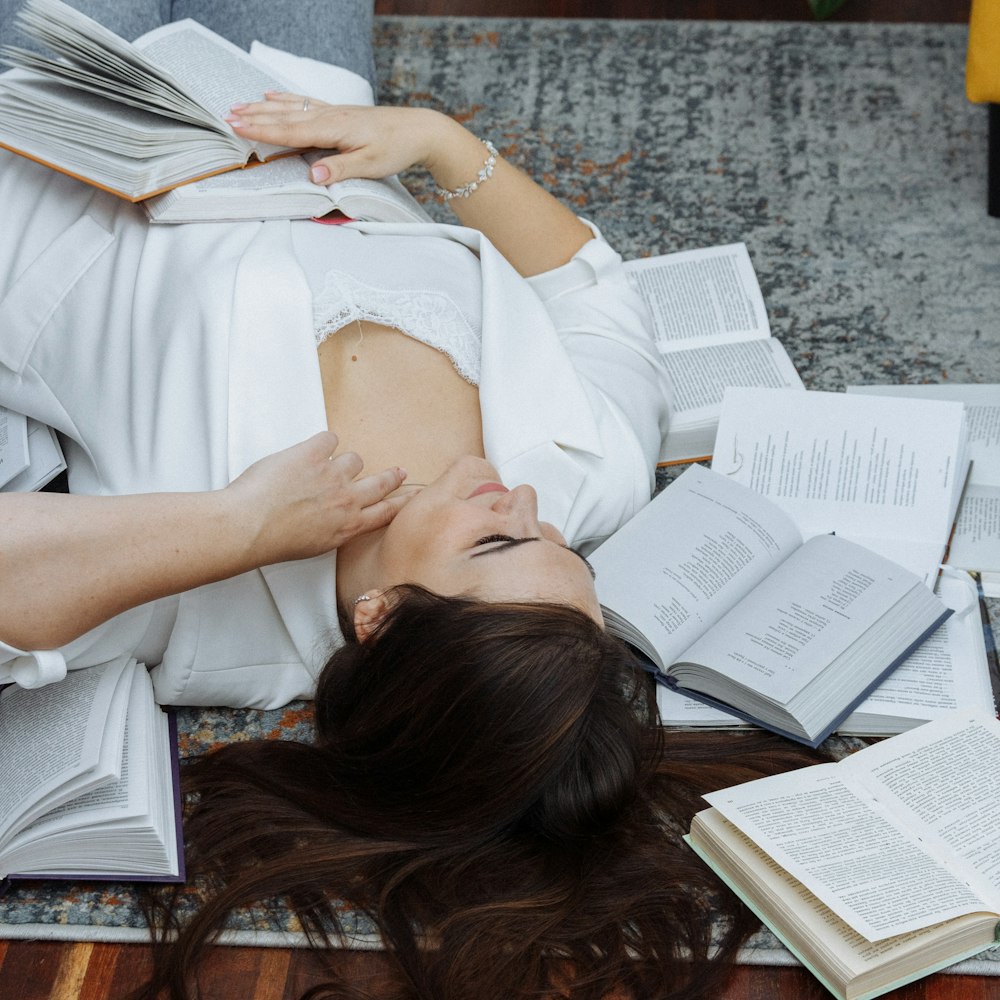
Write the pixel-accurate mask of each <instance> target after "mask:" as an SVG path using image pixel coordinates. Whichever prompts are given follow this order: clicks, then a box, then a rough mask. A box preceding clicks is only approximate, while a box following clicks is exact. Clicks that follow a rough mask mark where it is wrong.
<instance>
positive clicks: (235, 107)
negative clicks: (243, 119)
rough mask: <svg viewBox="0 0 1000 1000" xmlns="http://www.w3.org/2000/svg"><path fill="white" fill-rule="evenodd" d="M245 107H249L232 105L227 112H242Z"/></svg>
mask: <svg viewBox="0 0 1000 1000" xmlns="http://www.w3.org/2000/svg"><path fill="white" fill-rule="evenodd" d="M246 107H249V105H247V104H234V105H233V106H232V107H231V108H230V109H229V110H230V111H242V110H243V109H244V108H246Z"/></svg>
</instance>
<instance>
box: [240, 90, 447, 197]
mask: <svg viewBox="0 0 1000 1000" xmlns="http://www.w3.org/2000/svg"><path fill="white" fill-rule="evenodd" d="M305 103H306V99H305V98H304V97H302V96H301V95H298V94H278V93H269V94H268V95H267V98H266V100H263V101H258V102H256V103H254V104H237V105H234V106H233V109H232V114H231V116H230V117H228V118H227V119H226V120H227V121H228V122H229V124H230V125H231V126H232V129H233V131H234V132H236V133H237V134H238V135H241V136H243V138H245V139H252V140H254V141H258V142H268V143H273V144H274V145H279V146H296V147H298V148H301V149H306V148H317V149H335V150H337V152H336V154H334V155H332V156H327V157H324V158H322V159H319V160H317V161H316V162H315V163H314V164H313V165H312V179H313V180H314V181H315V182H316V183H317V184H332V183H334V182H336V181H341V180H344V179H346V178H348V177H372V178H379V177H388V176H389V175H390V174H397V173H399V172H400V171H402V170H407V169H409V168H410V167H413V166H416V165H419V164H427V163H428V161H430V160H431V159H432V158H433V153H434V151H435V148H436V146H437V145H438V144H439V143H441V142H442V141H443V139H444V136H445V134H446V133H447V132H449V131H450V130H451V128H453V127H455V126H456V123H455V122H453V121H452V120H451V119H450V118H447V117H445V116H444V115H442V114H440V113H439V112H437V111H432V110H430V109H428V108H391V107H374V108H373V107H364V106H355V105H344V104H337V105H333V104H324V103H323V102H322V101H317V100H313V99H312V98H310V99H309V102H308V103H309V106H308V108H307V109H305V110H303V107H304V105H305ZM458 128H461V126H458ZM463 131H464V130H463Z"/></svg>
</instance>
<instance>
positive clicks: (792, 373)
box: [625, 243, 803, 465]
mask: <svg viewBox="0 0 1000 1000" xmlns="http://www.w3.org/2000/svg"><path fill="white" fill-rule="evenodd" d="M625 273H626V275H627V277H628V280H629V283H630V284H631V285H632V287H633V288H635V289H636V291H638V292H639V294H640V295H641V296H642V298H643V300H644V301H645V303H646V305H647V307H648V308H649V311H650V315H651V316H652V320H653V333H654V336H655V339H656V346H657V348H658V349H659V351H660V354H661V355H662V357H663V363H664V365H665V366H666V369H667V374H668V375H669V378H670V383H671V394H670V399H669V401H668V403H669V407H670V423H669V428H668V431H667V435H666V437H665V438H664V440H663V446H662V449H661V451H660V456H659V464H660V465H677V464H681V463H683V462H696V461H702V460H704V459H707V458H709V457H711V454H712V448H713V445H714V442H715V431H716V428H717V427H718V424H719V412H720V409H721V406H722V397H723V394H724V393H725V390H726V388H728V387H729V386H737V385H738V386H771V387H784V388H790V389H802V388H803V385H802V379H800V378H799V374H798V372H797V371H796V370H795V366H794V365H793V364H792V361H791V358H789V356H788V353H787V351H785V349H784V347H783V346H782V345H781V342H780V341H778V340H776V339H775V338H774V337H772V336H771V327H770V324H769V323H768V319H767V310H766V308H765V307H764V297H763V295H762V294H761V291H760V285H759V283H758V281H757V275H756V274H755V273H754V269H753V264H752V262H751V260H750V254H749V251H748V250H747V247H746V244H745V243H730V244H726V245H723V246H714V247H703V248H699V249H696V250H681V251H679V252H677V253H669V254H662V255H660V256H656V257H644V258H640V259H637V260H630V261H626V263H625Z"/></svg>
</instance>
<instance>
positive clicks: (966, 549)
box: [948, 449, 1000, 573]
mask: <svg viewBox="0 0 1000 1000" xmlns="http://www.w3.org/2000/svg"><path fill="white" fill-rule="evenodd" d="M998 450H1000V449H998ZM972 467H973V470H974V469H975V462H973V466H972ZM948 563H949V565H951V566H958V567H960V568H961V569H974V570H981V571H983V572H994V573H995V572H1000V487H998V486H974V485H970V486H967V487H966V489H965V493H964V494H963V495H962V504H961V506H960V507H959V509H958V518H957V520H956V521H955V532H954V534H953V535H952V537H951V546H950V548H949V549H948Z"/></svg>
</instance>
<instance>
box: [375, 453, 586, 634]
mask: <svg viewBox="0 0 1000 1000" xmlns="http://www.w3.org/2000/svg"><path fill="white" fill-rule="evenodd" d="M379 560H380V564H381V569H382V572H383V574H384V576H383V581H384V582H383V584H382V585H383V587H385V588H388V587H392V586H395V585H398V584H402V583H415V584H419V585H421V586H423V587H426V588H427V589H428V590H432V591H434V592H435V593H438V594H443V595H446V596H451V595H457V594H462V595H465V596H470V597H476V598H479V599H480V600H484V601H550V602H556V603H563V604H570V605H572V606H574V607H576V608H579V609H580V610H581V611H583V612H585V613H586V614H589V615H590V616H591V617H592V618H594V619H595V621H597V622H600V623H601V624H603V619H602V618H601V610H600V605H599V603H598V601H597V595H596V594H595V592H594V583H593V575H592V571H591V569H590V566H589V564H588V563H587V562H586V561H585V560H584V559H583V558H582V557H581V556H579V555H577V554H576V553H575V552H574V551H573V550H572V549H570V548H569V547H568V546H567V545H566V539H565V538H563V536H562V535H561V534H560V533H559V532H558V531H557V530H556V529H555V528H554V527H553V526H552V525H551V524H547V523H546V522H544V521H539V520H538V503H537V497H536V495H535V491H534V489H533V488H532V487H530V486H517V487H515V488H514V489H510V490H509V489H507V487H505V486H504V485H503V484H502V483H500V482H499V475H498V473H497V471H496V469H494V468H493V466H492V465H490V464H489V462H487V461H486V460H485V459H482V458H473V457H465V458H460V459H458V460H457V461H456V462H454V463H453V464H452V466H451V467H450V468H449V469H448V470H447V471H446V472H445V473H444V474H443V475H441V476H439V477H438V478H437V479H436V480H435V481H434V482H433V483H431V484H430V485H428V486H425V487H423V488H422V489H421V490H420V491H419V492H418V493H416V494H415V495H414V496H413V497H412V499H410V500H409V501H408V502H407V503H406V505H405V506H404V507H403V509H402V510H401V511H400V512H399V514H397V515H396V518H395V520H394V521H393V522H392V524H390V525H389V527H388V528H387V529H386V531H385V534H384V535H383V537H382V541H381V545H380V553H379Z"/></svg>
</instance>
